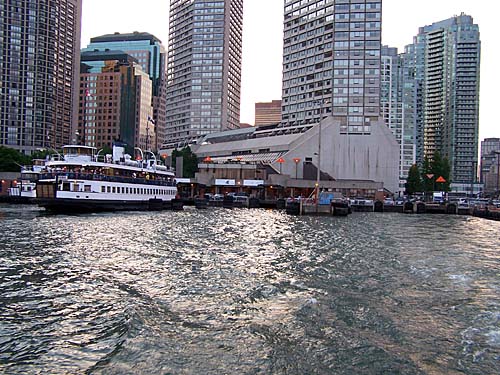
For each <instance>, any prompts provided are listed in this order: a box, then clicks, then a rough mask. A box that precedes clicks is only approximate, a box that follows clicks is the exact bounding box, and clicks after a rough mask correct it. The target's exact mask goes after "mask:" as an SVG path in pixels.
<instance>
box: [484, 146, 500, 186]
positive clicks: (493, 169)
mask: <svg viewBox="0 0 500 375" xmlns="http://www.w3.org/2000/svg"><path fill="white" fill-rule="evenodd" d="M499 169H500V138H485V139H484V140H483V141H482V142H481V167H480V181H481V183H483V184H484V190H485V193H486V194H492V193H494V192H497V191H498V190H499V186H498V184H499V174H498V170H499Z"/></svg>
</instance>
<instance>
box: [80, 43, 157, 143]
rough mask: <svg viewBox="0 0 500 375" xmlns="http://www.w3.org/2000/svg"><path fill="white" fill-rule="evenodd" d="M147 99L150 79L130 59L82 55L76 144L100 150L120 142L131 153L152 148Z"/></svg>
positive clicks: (150, 110)
mask: <svg viewBox="0 0 500 375" xmlns="http://www.w3.org/2000/svg"><path fill="white" fill-rule="evenodd" d="M151 97H152V82H151V79H150V78H149V75H148V74H147V73H146V72H144V71H142V68H141V65H140V64H139V63H138V61H137V60H136V59H135V58H134V57H132V56H130V55H128V54H126V53H124V52H122V51H103V52H100V51H97V52H82V55H81V74H80V111H79V112H80V114H79V124H78V135H79V137H78V139H76V141H77V142H80V143H82V144H84V145H87V146H93V147H97V148H102V147H104V146H111V145H112V143H113V141H115V140H120V141H123V142H125V143H127V145H128V146H129V147H130V148H131V149H132V150H133V148H134V147H140V148H141V149H143V150H150V149H152V144H153V141H154V139H155V129H154V127H153V126H151V124H150V121H149V120H148V119H149V118H151V116H152V115H153V107H152V105H151Z"/></svg>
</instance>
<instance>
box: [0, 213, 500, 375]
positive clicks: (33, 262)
mask: <svg viewBox="0 0 500 375" xmlns="http://www.w3.org/2000/svg"><path fill="white" fill-rule="evenodd" d="M0 243H1V247H0V260H1V262H0V372H1V373H5V374H39V373H46V374H297V375H298V374H478V375H479V374H481V375H482V374H499V373H500V293H499V288H500V256H499V252H500V223H499V222H493V221H485V220H482V219H477V218H470V217H459V216H441V215H435V216H431V215H429V216H426V215H418V216H417V215H402V214H374V213H367V214H361V213H360V214H353V215H350V216H349V217H348V218H334V217H322V218H315V217H292V216H287V215H286V214H285V213H283V212H280V211H268V210H239V209H234V210H225V209H213V210H212V209H211V210H201V211H197V210H195V209H186V210H185V211H183V212H160V213H158V212H154V213H149V212H145V213H137V212H130V213H119V214H94V215H75V216H67V215H47V214H45V213H44V212H43V211H40V210H38V209H37V208H35V207H30V206H6V205H3V206H0Z"/></svg>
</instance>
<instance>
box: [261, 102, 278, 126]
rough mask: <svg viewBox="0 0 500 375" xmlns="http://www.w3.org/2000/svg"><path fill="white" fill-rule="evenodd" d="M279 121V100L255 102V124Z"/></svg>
mask: <svg viewBox="0 0 500 375" xmlns="http://www.w3.org/2000/svg"><path fill="white" fill-rule="evenodd" d="M279 122H281V100H273V101H271V102H260V103H255V126H261V125H271V124H277V123H279Z"/></svg>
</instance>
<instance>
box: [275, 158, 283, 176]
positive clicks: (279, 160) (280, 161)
mask: <svg viewBox="0 0 500 375" xmlns="http://www.w3.org/2000/svg"><path fill="white" fill-rule="evenodd" d="M276 162H277V163H279V165H280V175H281V165H282V164H283V163H284V162H285V159H283V158H278V160H276Z"/></svg>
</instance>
